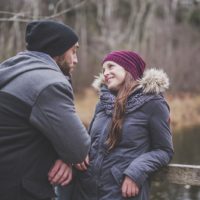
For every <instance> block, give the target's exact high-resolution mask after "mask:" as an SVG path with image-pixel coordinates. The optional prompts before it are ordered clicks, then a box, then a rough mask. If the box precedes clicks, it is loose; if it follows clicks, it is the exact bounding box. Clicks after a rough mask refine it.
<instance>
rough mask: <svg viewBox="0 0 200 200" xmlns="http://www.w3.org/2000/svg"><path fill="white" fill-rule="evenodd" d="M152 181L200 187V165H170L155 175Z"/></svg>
mask: <svg viewBox="0 0 200 200" xmlns="http://www.w3.org/2000/svg"><path fill="white" fill-rule="evenodd" d="M153 181H159V182H160V181H162V182H163V181H168V182H170V183H176V184H182V185H194V186H200V165H180V164H170V165H168V167H165V168H163V169H162V170H160V171H159V172H157V173H155V175H154V176H153Z"/></svg>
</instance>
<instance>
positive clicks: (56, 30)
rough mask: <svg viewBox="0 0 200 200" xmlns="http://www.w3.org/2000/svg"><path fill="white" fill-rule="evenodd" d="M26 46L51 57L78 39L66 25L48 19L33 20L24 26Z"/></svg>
mask: <svg viewBox="0 0 200 200" xmlns="http://www.w3.org/2000/svg"><path fill="white" fill-rule="evenodd" d="M25 39H26V43H27V46H26V48H27V49H28V50H30V51H39V52H44V53H47V54H49V55H50V56H51V57H54V56H59V55H62V54H63V53H64V52H65V51H67V50H68V49H70V48H71V47H72V46H73V45H74V44H76V42H77V41H78V36H77V35H76V33H75V32H74V31H73V30H72V29H71V28H70V27H69V26H67V25H64V24H62V23H58V22H55V21H50V20H42V21H33V22H30V23H29V24H28V25H27V27H26V38H25Z"/></svg>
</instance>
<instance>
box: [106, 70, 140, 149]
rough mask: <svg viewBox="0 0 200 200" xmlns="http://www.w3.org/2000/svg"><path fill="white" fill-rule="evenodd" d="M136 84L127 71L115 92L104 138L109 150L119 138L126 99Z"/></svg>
mask: <svg viewBox="0 0 200 200" xmlns="http://www.w3.org/2000/svg"><path fill="white" fill-rule="evenodd" d="M137 85H138V82H137V81H135V80H134V79H133V77H132V76H131V74H130V73H129V72H126V75H125V81H124V82H123V84H122V86H121V87H120V89H119V91H118V93H117V97H116V101H115V106H114V111H113V116H112V121H111V127H110V131H109V134H108V138H107V140H106V144H107V145H108V150H109V151H110V150H112V149H113V148H114V147H115V146H116V145H117V144H118V143H119V142H120V140H121V136H122V125H123V121H124V115H125V112H126V103H127V99H128V97H129V96H130V94H131V93H132V91H133V90H134V88H135V87H136V86H137Z"/></svg>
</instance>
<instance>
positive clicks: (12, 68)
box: [0, 21, 90, 200]
mask: <svg viewBox="0 0 200 200" xmlns="http://www.w3.org/2000/svg"><path fill="white" fill-rule="evenodd" d="M26 43H27V51H24V52H20V53H19V54H17V55H16V56H14V57H12V58H10V59H8V60H6V61H4V62H3V63H1V65H0V99H1V101H0V199H1V200H39V199H42V200H50V199H51V198H52V197H53V196H54V190H53V186H52V185H54V184H61V185H66V184H67V183H69V182H70V180H71V167H70V164H75V163H80V162H82V161H83V160H84V158H85V157H86V155H87V153H88V150H89V146H90V138H89V136H88V134H87V132H86V130H85V128H84V126H83V125H82V123H81V121H80V119H79V118H78V116H77V114H76V112H75V108H74V103H73V90H72V87H71V84H70V80H69V78H68V77H69V76H70V73H71V71H72V70H73V68H74V66H75V65H76V64H77V62H78V61H77V54H76V53H77V48H78V37H77V35H76V34H75V33H74V31H73V30H72V29H71V28H70V27H68V26H66V25H64V24H61V23H57V22H54V21H34V22H31V23H29V24H28V25H27V28H26ZM66 163H70V164H66Z"/></svg>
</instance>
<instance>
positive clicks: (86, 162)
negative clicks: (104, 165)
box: [75, 155, 89, 171]
mask: <svg viewBox="0 0 200 200" xmlns="http://www.w3.org/2000/svg"><path fill="white" fill-rule="evenodd" d="M88 165H89V156H88V155H87V157H86V158H85V160H84V161H83V162H82V163H79V164H76V165H75V167H76V169H78V170H80V171H85V170H87V168H88Z"/></svg>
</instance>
